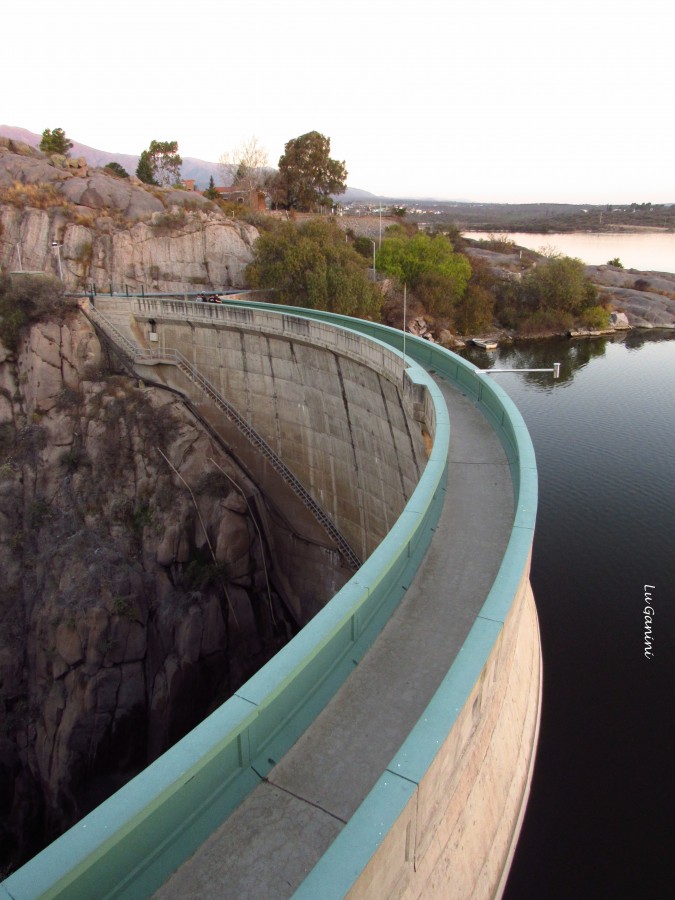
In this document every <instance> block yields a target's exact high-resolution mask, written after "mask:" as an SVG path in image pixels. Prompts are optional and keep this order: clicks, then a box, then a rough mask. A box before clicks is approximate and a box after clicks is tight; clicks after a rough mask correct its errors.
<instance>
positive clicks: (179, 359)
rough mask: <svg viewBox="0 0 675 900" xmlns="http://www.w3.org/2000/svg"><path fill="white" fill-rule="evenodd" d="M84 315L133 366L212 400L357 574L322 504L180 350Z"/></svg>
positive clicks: (90, 312)
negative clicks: (168, 372) (163, 369)
mask: <svg viewBox="0 0 675 900" xmlns="http://www.w3.org/2000/svg"><path fill="white" fill-rule="evenodd" d="M83 312H84V313H85V315H86V316H87V317H88V318H89V319H90V320H91V321H92V322H93V323H94V325H96V326H98V327H99V328H100V329H101V331H103V333H104V334H105V335H106V336H107V337H108V338H109V339H110V340H111V341H112V342H113V343H114V344H115V346H116V347H117V348H118V349H119V350H120V352H121V353H122V354H123V355H124V356H125V357H126V358H127V359H128V360H129V361H130V362H131V363H132V365H143V364H144V363H154V364H157V363H166V364H168V365H173V366H176V367H177V368H178V369H180V371H181V372H183V374H184V375H186V376H187V377H188V378H189V379H190V381H192V383H193V384H195V385H196V386H197V387H198V388H199V389H200V390H201V391H202V392H203V393H204V394H205V395H206V396H207V397H208V398H209V399H210V400H211V402H212V403H213V404H214V405H215V406H217V407H218V409H220V410H221V411H222V412H223V413H225V415H226V416H227V418H228V419H229V420H230V421H231V422H232V423H233V424H234V425H235V426H236V428H237V429H238V430H239V432H240V433H241V434H242V435H243V436H244V437H245V438H246V439H247V440H248V441H249V443H250V444H251V445H252V446H253V447H255V449H256V450H257V451H258V452H259V453H260V454H261V455H262V456H263V457H264V459H266V460H267V462H268V463H269V464H270V465H271V466H272V468H273V469H274V470H275V472H277V473H278V474H279V475H280V477H281V478H282V479H283V480H284V481H285V482H286V484H288V485H289V487H290V488H291V489H292V490H293V492H294V493H295V495H296V496H297V497H298V498H299V499H300V500H301V501H302V503H303V504H304V505H305V506H306V507H307V509H308V510H309V511H310V512H311V513H312V515H313V516H314V518H315V519H316V520H317V521H318V522H319V524H320V525H321V526H322V527H323V528H324V529H325V531H326V532H327V533H328V534H329V536H330V538H331V540H332V541H333V542H334V543H335V544H336V545H337V547H338V548H339V550H340V553H341V554H342V555H343V557H344V558H345V559H346V560H347V562H348V563H349V566H350V567H351V568H352V569H354V570H356V569H358V568H359V566H360V565H361V562H360V560H359V558H358V556H357V555H356V553H354V551H353V550H352V548H351V546H350V545H349V543H348V541H347V540H346V538H345V537H344V536H343V535H342V534H341V533H340V531H339V530H338V529H337V528H336V526H335V524H334V523H333V521H332V520H331V519H330V517H329V516H328V515H327V514H326V513H325V512H324V511H323V510H322V509H321V507H320V506H319V504H318V503H317V502H316V500H314V498H313V497H312V496H311V495H310V494H309V492H308V491H307V489H306V488H305V487H304V486H303V484H302V483H301V482H300V481H299V479H298V478H296V476H295V475H294V474H293V473H292V472H291V470H290V469H289V468H288V466H287V465H286V463H284V461H283V460H282V459H281V458H280V457H279V455H278V454H277V453H275V452H274V450H273V449H272V448H271V447H270V445H269V444H268V443H267V441H265V439H264V438H263V436H262V435H261V434H260V433H259V432H257V431H256V430H255V429H254V428H252V427H251V425H249V423H248V422H247V421H246V419H244V418H243V416H242V415H241V414H240V413H239V412H238V411H237V409H236V408H235V407H234V406H233V405H232V404H231V403H230V402H229V401H228V400H226V399H225V397H223V395H222V394H221V393H220V392H219V391H218V390H217V388H216V387H214V385H213V384H211V382H210V381H209V380H208V378H206V377H205V376H204V375H202V373H201V372H200V371H199V370H198V369H197V368H196V366H194V365H193V364H192V363H191V362H190V361H189V360H188V359H186V358H185V357H184V356H183V354H182V353H181V352H180V351H179V350H174V349H168V348H164V349H161V350H159V349H158V350H148V349H144V348H142V347H139V346H138V345H137V344H135V343H134V342H133V341H131V340H129V338H128V337H127V336H126V335H125V334H123V333H122V332H121V331H120V330H119V329H118V328H117V327H116V326H115V325H114V324H113V323H112V322H111V321H110V320H109V319H108V318H107V317H106V316H104V315H103V314H102V313H100V312H99V311H98V310H97V309H96V308H95V307H94V306H90V307H89V309H86V310H83Z"/></svg>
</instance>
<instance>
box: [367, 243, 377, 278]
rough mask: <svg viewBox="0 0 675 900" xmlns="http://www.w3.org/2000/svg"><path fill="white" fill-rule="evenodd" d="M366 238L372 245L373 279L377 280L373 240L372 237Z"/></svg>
mask: <svg viewBox="0 0 675 900" xmlns="http://www.w3.org/2000/svg"><path fill="white" fill-rule="evenodd" d="M368 240H369V241H370V243H371V244H372V245H373V281H377V270H376V268H375V241H374V240H373V239H372V238H368Z"/></svg>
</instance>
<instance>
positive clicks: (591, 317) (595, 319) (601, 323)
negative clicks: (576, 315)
mask: <svg viewBox="0 0 675 900" xmlns="http://www.w3.org/2000/svg"><path fill="white" fill-rule="evenodd" d="M580 321H581V324H582V325H583V326H584V327H585V328H607V327H608V326H609V312H608V310H606V309H605V308H604V307H602V306H591V307H589V308H588V309H585V310H584V311H583V313H582V314H581V317H580Z"/></svg>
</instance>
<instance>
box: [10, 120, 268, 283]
mask: <svg viewBox="0 0 675 900" xmlns="http://www.w3.org/2000/svg"><path fill="white" fill-rule="evenodd" d="M257 235H258V232H257V230H256V229H255V228H253V227H252V226H250V225H247V224H246V223H245V222H242V221H240V220H233V219H228V218H227V217H226V216H225V215H224V214H223V212H222V211H221V210H220V209H219V208H218V207H217V206H216V205H215V204H213V203H211V202H210V201H209V200H207V199H206V198H205V197H202V196H201V195H200V194H197V193H195V192H190V191H182V190H174V189H170V188H156V187H152V188H150V187H148V186H146V185H143V184H142V183H141V182H140V181H139V180H138V179H137V178H129V179H123V178H118V177H116V176H115V175H113V174H112V173H110V172H109V171H107V170H105V169H93V168H90V167H89V166H88V165H87V163H86V161H85V160H84V159H67V158H66V157H64V156H58V155H53V156H51V157H47V156H45V155H44V154H42V153H40V152H39V151H37V150H34V149H33V148H31V147H28V146H27V145H25V144H17V143H16V142H13V141H10V140H8V139H7V138H0V266H1V267H2V268H3V269H5V270H8V271H12V270H14V271H18V270H19V269H21V268H22V269H23V270H29V271H30V270H32V271H39V272H50V273H52V274H55V275H59V274H62V276H63V281H64V283H65V284H66V286H67V287H68V288H70V289H73V290H74V289H88V286H89V285H91V284H94V285H96V286H97V287H98V289H99V290H105V291H108V290H109V289H110V285H111V284H112V285H113V287H114V289H115V290H118V291H124V290H125V288H127V287H128V289H129V290H130V291H140V290H141V289H143V290H146V291H149V292H150V291H186V290H193V291H198V290H202V289H207V290H212V289H217V290H224V289H227V288H231V287H241V286H242V285H243V283H244V270H245V268H246V266H247V265H248V263H249V262H250V260H251V254H252V246H253V243H254V242H255V239H256V238H257ZM53 242H56V243H57V244H58V245H59V246H58V248H55V247H53V246H52V244H53ZM59 262H60V270H59Z"/></svg>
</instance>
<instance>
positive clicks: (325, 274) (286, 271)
mask: <svg viewBox="0 0 675 900" xmlns="http://www.w3.org/2000/svg"><path fill="white" fill-rule="evenodd" d="M253 254H254V256H253V262H252V263H251V264H250V265H249V266H248V268H247V270H246V277H247V281H248V283H249V285H250V286H251V287H253V288H263V289H273V290H274V292H275V293H274V299H275V300H277V301H278V302H279V303H288V304H293V305H294V306H306V307H308V308H310V309H325V310H329V311H331V312H337V313H342V314H343V315H350V316H361V317H365V318H371V319H376V320H379V317H380V307H381V304H382V294H381V293H380V291H379V290H378V289H377V288H376V287H375V286H374V285H373V284H372V282H371V281H370V280H369V278H368V275H367V263H366V261H365V260H364V259H363V258H362V257H361V256H359V254H358V253H357V252H356V251H355V250H354V249H353V248H352V247H350V246H349V245H348V244H346V243H345V239H344V232H342V231H341V230H340V229H339V228H338V227H337V225H336V224H335V223H334V222H333V221H331V220H325V219H323V220H321V219H314V220H310V221H308V222H305V223H304V224H303V225H301V226H300V227H297V226H296V225H294V224H293V223H292V222H284V223H282V224H280V225H278V226H277V227H276V228H275V229H274V230H272V231H269V232H266V233H265V234H261V235H260V237H259V238H258V240H257V241H256V244H255V247H254V250H253Z"/></svg>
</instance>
